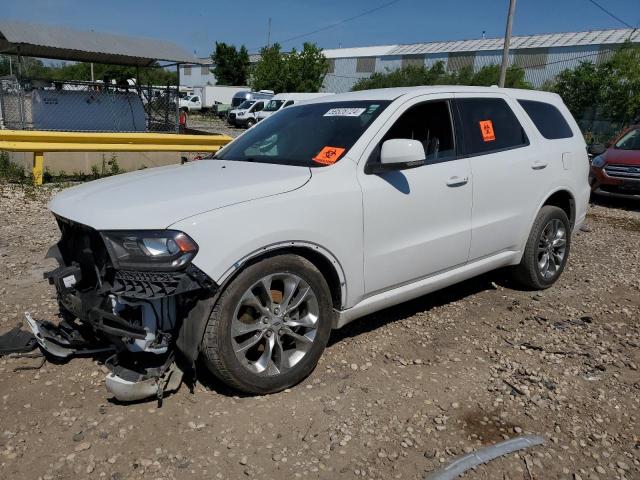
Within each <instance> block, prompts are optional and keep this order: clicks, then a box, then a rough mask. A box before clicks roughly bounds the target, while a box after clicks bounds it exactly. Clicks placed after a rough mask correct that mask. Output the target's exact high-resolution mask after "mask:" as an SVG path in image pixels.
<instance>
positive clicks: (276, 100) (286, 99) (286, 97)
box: [256, 93, 333, 122]
mask: <svg viewBox="0 0 640 480" xmlns="http://www.w3.org/2000/svg"><path fill="white" fill-rule="evenodd" d="M326 95H333V93H279V94H277V95H275V96H274V97H273V98H272V99H271V100H270V101H269V103H267V105H266V106H265V107H264V108H263V109H262V110H261V111H260V112H258V114H257V115H256V120H257V121H258V122H259V121H260V120H264V119H265V118H267V117H268V116H269V115H271V114H272V113H275V112H277V111H278V110H282V109H283V108H286V107H288V106H290V105H293V104H294V103H296V102H301V101H303V100H311V99H313V98H318V97H324V96H326Z"/></svg>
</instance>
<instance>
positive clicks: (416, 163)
mask: <svg viewBox="0 0 640 480" xmlns="http://www.w3.org/2000/svg"><path fill="white" fill-rule="evenodd" d="M426 158H427V157H426V155H425V153H424V147H423V146H422V143H421V142H419V141H418V140H411V139H408V138H393V139H391V140H387V141H386V142H384V143H383V144H382V149H381V151H380V162H379V163H377V162H376V163H368V164H367V166H366V168H365V173H372V174H377V173H383V172H389V171H391V170H406V169H408V168H416V167H421V166H422V165H424V164H425V163H426Z"/></svg>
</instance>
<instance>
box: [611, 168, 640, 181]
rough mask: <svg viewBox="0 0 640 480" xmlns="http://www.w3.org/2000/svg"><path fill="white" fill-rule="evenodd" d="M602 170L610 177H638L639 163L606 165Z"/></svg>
mask: <svg viewBox="0 0 640 480" xmlns="http://www.w3.org/2000/svg"><path fill="white" fill-rule="evenodd" d="M604 171H605V172H606V173H607V175H609V176H610V177H616V178H630V179H640V165H639V166H634V165H607V166H606V167H604Z"/></svg>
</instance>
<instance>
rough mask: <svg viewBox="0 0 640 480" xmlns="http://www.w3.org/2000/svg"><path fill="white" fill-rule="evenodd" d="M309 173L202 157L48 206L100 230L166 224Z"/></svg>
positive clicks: (107, 182) (263, 193) (292, 184)
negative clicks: (198, 159) (199, 159)
mask: <svg viewBox="0 0 640 480" xmlns="http://www.w3.org/2000/svg"><path fill="white" fill-rule="evenodd" d="M310 178H311V170H310V169H309V168H304V167H295V166H288V165H274V164H267V163H251V162H233V161H225V160H201V161H196V162H190V163H187V164H185V165H171V166H167V167H159V168H149V169H144V170H139V171H136V172H131V173H126V174H123V175H117V176H114V177H109V178H104V179H100V180H96V181H93V182H89V183H85V184H82V185H79V186H76V187H72V188H69V189H67V190H64V191H62V192H61V193H59V194H57V195H56V196H55V197H54V198H53V199H52V200H51V202H50V203H49V209H50V210H51V211H52V212H53V213H55V214H56V215H59V216H62V217H64V218H68V219H69V220H73V221H75V222H79V223H82V224H84V225H88V226H90V227H93V228H95V229H97V230H127V229H136V230H145V229H162V228H166V227H168V226H169V225H171V224H173V223H176V222H177V221H179V220H181V219H184V218H187V217H190V216H193V215H197V214H199V213H203V212H206V211H209V210H214V209H217V208H221V207H225V206H228V205H233V204H235V203H240V202H246V201H249V200H255V199H257V198H262V197H267V196H270V195H277V194H279V193H284V192H288V191H291V190H295V189H297V188H299V187H301V186H302V185H304V184H305V183H306V182H307V181H308V180H309V179H310Z"/></svg>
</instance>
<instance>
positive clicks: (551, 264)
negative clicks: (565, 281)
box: [514, 205, 571, 290]
mask: <svg viewBox="0 0 640 480" xmlns="http://www.w3.org/2000/svg"><path fill="white" fill-rule="evenodd" d="M570 248H571V224H570V223H569V218H568V217H567V214H566V213H565V212H564V210H562V209H561V208H558V207H555V206H552V205H545V206H544V207H542V208H541V209H540V212H539V213H538V216H537V217H536V220H535V222H534V224H533V227H532V228H531V232H530V234H529V239H528V240H527V245H526V247H525V250H524V253H523V255H522V260H521V262H520V264H519V265H518V266H517V267H515V272H514V273H515V278H516V280H517V281H518V282H519V283H520V284H522V285H523V286H525V287H527V288H531V289H535V290H542V289H545V288H549V287H550V286H551V285H553V284H554V283H555V282H556V280H558V278H560V275H561V274H562V272H563V270H564V267H565V265H566V263H567V259H568V258H569V250H570Z"/></svg>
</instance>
